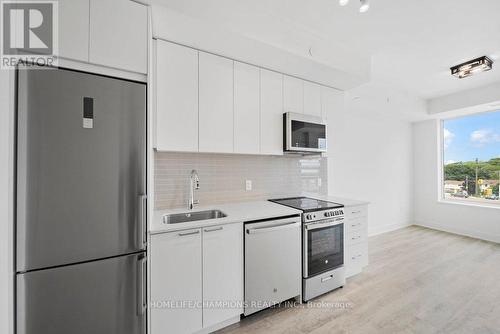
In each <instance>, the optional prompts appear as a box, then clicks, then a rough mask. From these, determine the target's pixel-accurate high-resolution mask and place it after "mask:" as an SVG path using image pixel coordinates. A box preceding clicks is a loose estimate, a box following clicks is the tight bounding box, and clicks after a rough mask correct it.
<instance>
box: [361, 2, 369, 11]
mask: <svg viewBox="0 0 500 334" xmlns="http://www.w3.org/2000/svg"><path fill="white" fill-rule="evenodd" d="M360 2H361V7H359V12H360V13H366V12H367V11H368V9H370V3H369V2H368V0H360Z"/></svg>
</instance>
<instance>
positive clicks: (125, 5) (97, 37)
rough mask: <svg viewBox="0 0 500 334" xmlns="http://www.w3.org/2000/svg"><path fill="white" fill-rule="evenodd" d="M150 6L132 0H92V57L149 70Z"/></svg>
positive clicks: (129, 68) (98, 61)
mask: <svg viewBox="0 0 500 334" xmlns="http://www.w3.org/2000/svg"><path fill="white" fill-rule="evenodd" d="M147 50H148V10H147V7H146V6H144V5H142V4H139V3H137V2H133V1H129V0H90V49H89V61H90V62H91V63H95V64H101V65H105V66H109V67H114V68H120V69H124V70H127V71H131V72H138V73H147V65H148V61H147V58H148V52H147Z"/></svg>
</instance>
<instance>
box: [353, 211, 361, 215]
mask: <svg viewBox="0 0 500 334" xmlns="http://www.w3.org/2000/svg"><path fill="white" fill-rule="evenodd" d="M357 213H361V210H358V211H351V214H353V215H355V214H357Z"/></svg>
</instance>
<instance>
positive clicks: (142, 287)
mask: <svg viewBox="0 0 500 334" xmlns="http://www.w3.org/2000/svg"><path fill="white" fill-rule="evenodd" d="M139 266H140V268H139V284H138V288H139V297H138V298H137V300H138V307H137V314H138V315H143V314H144V313H145V312H146V308H147V297H146V296H147V287H146V272H147V258H146V256H145V255H144V256H142V257H140V258H139Z"/></svg>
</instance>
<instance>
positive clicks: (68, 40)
mask: <svg viewBox="0 0 500 334" xmlns="http://www.w3.org/2000/svg"><path fill="white" fill-rule="evenodd" d="M58 12H59V15H58V16H59V22H58V23H59V56H60V57H64V58H68V59H74V60H79V61H84V62H88V61H89V24H90V22H89V0H59V7H58Z"/></svg>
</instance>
